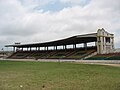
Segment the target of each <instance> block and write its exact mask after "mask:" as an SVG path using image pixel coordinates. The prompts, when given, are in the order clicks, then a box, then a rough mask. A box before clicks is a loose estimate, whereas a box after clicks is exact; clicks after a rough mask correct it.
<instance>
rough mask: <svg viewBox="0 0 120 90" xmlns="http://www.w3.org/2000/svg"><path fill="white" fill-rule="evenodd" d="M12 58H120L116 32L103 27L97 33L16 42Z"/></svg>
mask: <svg viewBox="0 0 120 90" xmlns="http://www.w3.org/2000/svg"><path fill="white" fill-rule="evenodd" d="M5 47H13V51H14V53H13V54H12V55H10V56H8V58H11V59H89V60H96V59H97V60H98V59H99V60H106V59H111V60H113V59H117V60H119V59H120V56H119V55H120V53H119V52H116V53H114V52H115V49H114V34H110V33H108V32H107V31H105V30H104V29H103V28H102V29H98V31H97V33H90V34H84V35H76V36H72V37H69V38H65V39H61V40H56V41H51V42H43V43H34V44H20V43H17V44H14V45H6V46H5Z"/></svg>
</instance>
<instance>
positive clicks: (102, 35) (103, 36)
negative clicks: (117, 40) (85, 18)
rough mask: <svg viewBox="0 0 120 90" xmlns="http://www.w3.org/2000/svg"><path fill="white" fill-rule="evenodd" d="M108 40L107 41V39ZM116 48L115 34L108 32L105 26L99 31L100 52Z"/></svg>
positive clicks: (98, 47) (107, 51) (98, 48)
mask: <svg viewBox="0 0 120 90" xmlns="http://www.w3.org/2000/svg"><path fill="white" fill-rule="evenodd" d="M106 40H107V41H106ZM113 50H114V35H113V34H110V33H108V32H106V31H105V30H104V29H103V28H102V29H98V31H97V52H98V54H105V53H111V52H113Z"/></svg>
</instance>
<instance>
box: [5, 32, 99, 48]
mask: <svg viewBox="0 0 120 90" xmlns="http://www.w3.org/2000/svg"><path fill="white" fill-rule="evenodd" d="M94 41H97V33H92V34H85V35H77V36H72V37H69V38H65V39H61V40H56V41H50V42H43V43H34V44H17V45H16V44H14V45H6V46H5V47H47V46H61V45H71V44H80V43H86V42H94Z"/></svg>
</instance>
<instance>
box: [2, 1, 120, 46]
mask: <svg viewBox="0 0 120 90" xmlns="http://www.w3.org/2000/svg"><path fill="white" fill-rule="evenodd" d="M68 3H70V4H68ZM51 5H53V6H52V7H51V8H50V6H51ZM55 5H56V6H55ZM57 5H58V6H59V7H57ZM55 8H56V9H55ZM119 8H120V1H119V0H116V2H115V1H113V0H59V1H58V0H57V1H56V0H6V1H5V0H0V38H1V40H0V42H1V43H2V44H1V46H0V47H3V45H5V44H12V43H14V42H22V43H35V42H44V41H51V40H57V39H61V38H65V37H69V36H73V35H79V34H84V33H93V32H96V31H97V29H99V28H105V29H106V30H107V31H108V32H111V33H115V43H116V47H118V46H120V44H119V33H120V32H119V29H120V27H119V25H120V18H119V17H120V9H119Z"/></svg>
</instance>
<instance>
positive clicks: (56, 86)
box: [0, 61, 120, 90]
mask: <svg viewBox="0 0 120 90" xmlns="http://www.w3.org/2000/svg"><path fill="white" fill-rule="evenodd" d="M0 90H120V67H112V66H103V65H88V64H76V63H65V62H64V63H58V62H17V61H0Z"/></svg>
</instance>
